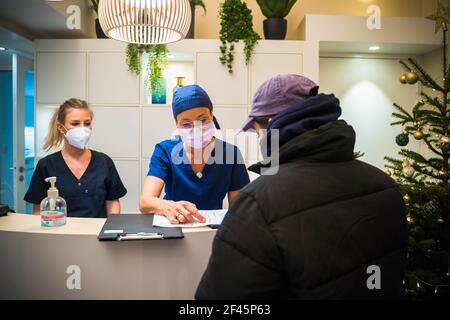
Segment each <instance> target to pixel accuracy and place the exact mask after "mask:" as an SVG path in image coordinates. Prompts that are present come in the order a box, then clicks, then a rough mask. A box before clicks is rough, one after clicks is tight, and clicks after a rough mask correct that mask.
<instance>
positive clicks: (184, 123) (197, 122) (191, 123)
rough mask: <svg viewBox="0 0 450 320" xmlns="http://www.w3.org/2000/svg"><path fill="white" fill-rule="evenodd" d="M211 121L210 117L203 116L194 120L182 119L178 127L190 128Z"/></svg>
mask: <svg viewBox="0 0 450 320" xmlns="http://www.w3.org/2000/svg"><path fill="white" fill-rule="evenodd" d="M211 122H212V118H209V117H208V118H204V119H198V120H195V121H189V120H182V121H181V122H180V123H179V126H178V127H179V128H181V129H192V128H194V127H199V126H204V125H207V124H210V123H211Z"/></svg>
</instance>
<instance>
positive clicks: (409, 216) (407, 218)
mask: <svg viewBox="0 0 450 320" xmlns="http://www.w3.org/2000/svg"><path fill="white" fill-rule="evenodd" d="M406 221H407V222H408V224H412V223H414V219H413V218H412V217H411V214H409V213H408V215H407V216H406Z"/></svg>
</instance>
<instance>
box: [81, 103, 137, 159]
mask: <svg viewBox="0 0 450 320" xmlns="http://www.w3.org/2000/svg"><path fill="white" fill-rule="evenodd" d="M92 109H93V111H94V121H93V131H92V138H91V140H90V144H89V145H90V147H91V148H92V149H94V150H98V151H100V152H104V153H106V154H107V155H108V156H110V157H112V158H139V144H140V140H139V132H140V130H139V122H140V109H139V107H93V108H92Z"/></svg>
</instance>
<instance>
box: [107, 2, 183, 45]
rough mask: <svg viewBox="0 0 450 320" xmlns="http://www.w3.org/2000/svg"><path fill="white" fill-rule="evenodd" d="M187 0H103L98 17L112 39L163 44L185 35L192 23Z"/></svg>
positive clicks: (177, 39)
mask: <svg viewBox="0 0 450 320" xmlns="http://www.w3.org/2000/svg"><path fill="white" fill-rule="evenodd" d="M191 15H192V14H191V6H190V2H189V0H102V1H100V3H99V6H98V18H99V20H100V25H101V27H102V29H103V31H104V32H105V34H106V35H107V36H108V37H109V38H112V39H115V40H119V41H124V42H128V43H137V44H164V43H171V42H175V41H179V40H182V39H184V37H185V36H186V34H187V32H188V30H189V26H190V24H191Z"/></svg>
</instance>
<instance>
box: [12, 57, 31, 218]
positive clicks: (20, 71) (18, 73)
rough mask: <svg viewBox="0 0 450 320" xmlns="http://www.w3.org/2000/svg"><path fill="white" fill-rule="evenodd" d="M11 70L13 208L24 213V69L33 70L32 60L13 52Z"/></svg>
mask: <svg viewBox="0 0 450 320" xmlns="http://www.w3.org/2000/svg"><path fill="white" fill-rule="evenodd" d="M12 59H13V61H12V65H13V67H12V71H13V145H14V146H13V169H14V208H15V210H16V212H22V213H24V212H25V210H26V204H25V201H24V200H23V197H24V195H25V191H26V190H25V170H26V167H25V122H24V120H25V119H24V115H25V99H24V92H25V71H26V70H32V71H33V72H34V61H33V60H32V59H30V58H27V57H25V56H22V55H19V54H17V53H14V54H13V55H12Z"/></svg>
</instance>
